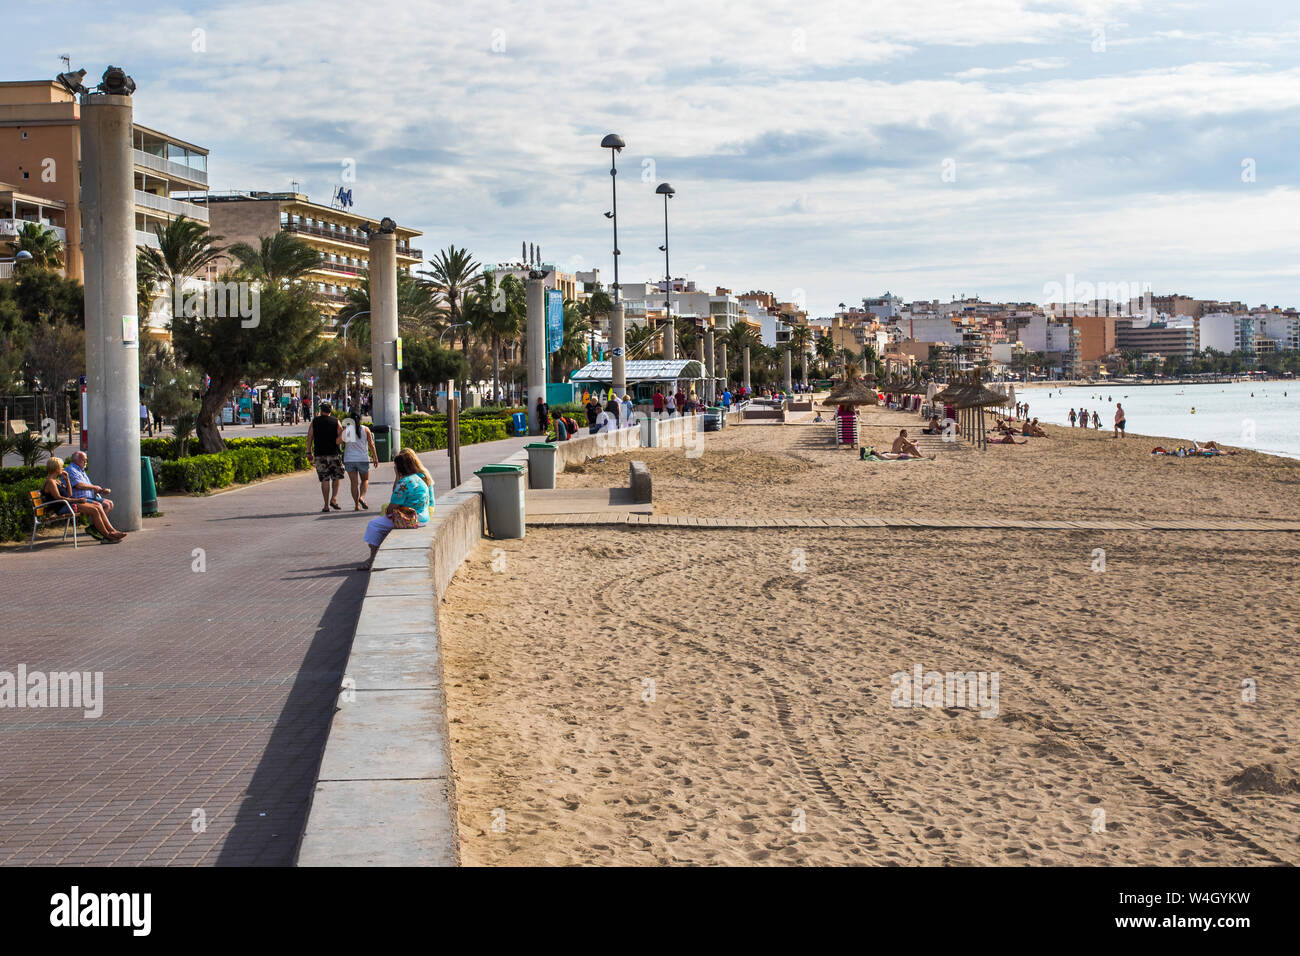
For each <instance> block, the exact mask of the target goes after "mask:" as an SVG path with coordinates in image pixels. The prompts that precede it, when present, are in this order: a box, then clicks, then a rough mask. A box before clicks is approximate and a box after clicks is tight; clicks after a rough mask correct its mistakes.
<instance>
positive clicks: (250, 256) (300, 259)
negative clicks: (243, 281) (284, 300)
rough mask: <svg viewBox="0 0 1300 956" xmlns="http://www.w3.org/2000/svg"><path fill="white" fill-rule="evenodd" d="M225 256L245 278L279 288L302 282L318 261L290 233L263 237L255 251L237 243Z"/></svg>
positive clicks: (316, 255) (317, 258)
mask: <svg viewBox="0 0 1300 956" xmlns="http://www.w3.org/2000/svg"><path fill="white" fill-rule="evenodd" d="M229 252H230V255H232V256H233V257H234V258H236V259H238V260H239V263H240V265H241V266H242V267H243V270H244V271H245V272H246V273H248V275H249V276H251V277H252V278H254V279H261V280H262V281H264V282H269V283H271V284H273V285H279V286H284V285H287V284H288V283H290V282H292V281H294V280H295V279H301V278H303V277H304V276H306V275H307V273H309V272H311V271H312V270H314V269H316V268H317V267H318V266H319V265H320V260H321V254H320V253H319V252H317V251H316V250H315V249H313V248H312V247H311V246H309V245H307V243H305V242H303V241H302V240H301V239H299V238H298V237H297V236H295V235H294V234H293V233H291V232H277V233H276V234H275V235H273V236H263V237H262V241H261V244H260V246H259V247H258V248H256V249H254V248H253V247H252V246H250V245H249V244H248V243H246V242H237V243H235V244H234V245H233V246H231V247H230V249H229Z"/></svg>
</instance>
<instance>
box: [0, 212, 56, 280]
mask: <svg viewBox="0 0 1300 956" xmlns="http://www.w3.org/2000/svg"><path fill="white" fill-rule="evenodd" d="M20 252H27V253H30V254H31V257H32V261H31V264H32V265H34V266H37V267H39V268H42V269H57V268H59V266H61V265H62V264H63V242H62V241H61V240H60V239H59V234H58V233H57V232H55V231H54V230H53V229H51V228H50V227H49V226H46V225H45V224H44V223H39V222H25V223H23V227H22V228H21V229H19V230H18V234H17V235H15V236H14V238H13V239H11V240H9V254H10V255H11V256H16V255H18V253H20Z"/></svg>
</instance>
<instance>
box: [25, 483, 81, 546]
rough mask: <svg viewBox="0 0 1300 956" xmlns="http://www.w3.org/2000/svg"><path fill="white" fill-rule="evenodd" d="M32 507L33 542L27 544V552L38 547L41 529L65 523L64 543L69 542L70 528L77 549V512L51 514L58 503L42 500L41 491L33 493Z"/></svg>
mask: <svg viewBox="0 0 1300 956" xmlns="http://www.w3.org/2000/svg"><path fill="white" fill-rule="evenodd" d="M31 497H32V500H31V505H32V540H31V541H30V542H28V544H27V550H28V551H30V550H32V548H34V547H36V532H37V531H39V530H40V529H41V528H44V527H48V526H50V525H55V524H58V523H59V522H60V521H62V522H63V538H62V540H63V541H67V540H68V528H72V546H73V547H74V548H75V547H77V546H78V545H77V520H78V515H77V513H76V512H75V511H73V512H71V513H69V514H50V509H51V508H55V507H57V502H53V501H48V502H47V501H43V500H41V493H40V492H39V491H33V492H31Z"/></svg>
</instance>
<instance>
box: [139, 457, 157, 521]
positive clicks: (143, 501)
mask: <svg viewBox="0 0 1300 956" xmlns="http://www.w3.org/2000/svg"><path fill="white" fill-rule="evenodd" d="M140 510H141V512H143V513H144V514H147V515H156V514H157V513H158V488H157V486H156V485H155V484H154V480H153V461H152V459H150V458H148V457H146V456H145V455H141V456H140Z"/></svg>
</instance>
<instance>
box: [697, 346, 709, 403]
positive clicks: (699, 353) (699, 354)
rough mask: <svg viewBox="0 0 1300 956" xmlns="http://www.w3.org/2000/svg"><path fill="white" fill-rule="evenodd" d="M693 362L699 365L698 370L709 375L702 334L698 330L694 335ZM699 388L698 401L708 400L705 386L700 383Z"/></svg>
mask: <svg viewBox="0 0 1300 956" xmlns="http://www.w3.org/2000/svg"><path fill="white" fill-rule="evenodd" d="M695 361H697V362H699V363H700V368H702V369H703V370H704V374H705V375H707V374H709V369H708V365H707V364H706V363H705V361H704V333H703V332H700V331H698V330H697V331H696V333H695ZM699 388H700V390H699V394H698V396H697V397H698V398H699V399H700V401H705V400H706V399H707V398H708V395H707V386H706V385H705V383H704V382H703V381H701V382H700V386H699Z"/></svg>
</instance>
